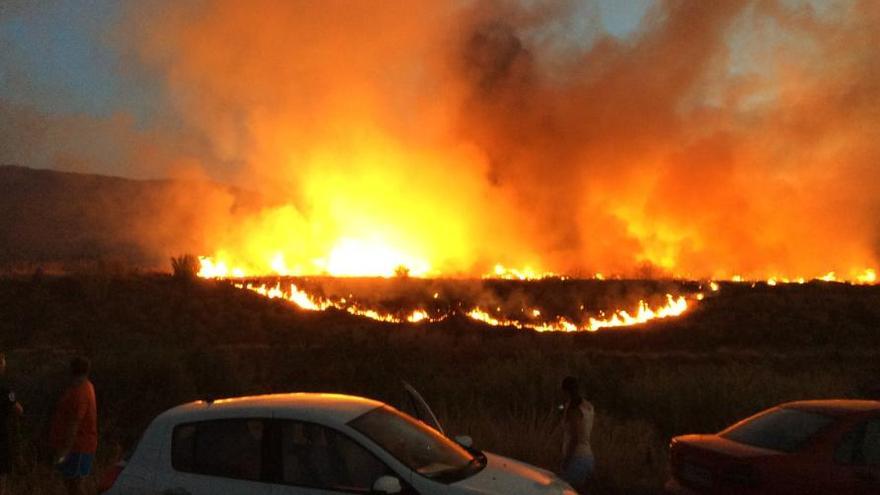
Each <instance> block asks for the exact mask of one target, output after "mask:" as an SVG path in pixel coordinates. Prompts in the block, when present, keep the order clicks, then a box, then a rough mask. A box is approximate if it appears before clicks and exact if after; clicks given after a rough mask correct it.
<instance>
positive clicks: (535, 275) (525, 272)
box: [483, 263, 558, 280]
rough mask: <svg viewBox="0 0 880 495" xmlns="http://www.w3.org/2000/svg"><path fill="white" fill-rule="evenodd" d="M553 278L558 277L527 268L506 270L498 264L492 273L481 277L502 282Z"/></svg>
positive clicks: (550, 273) (506, 268) (551, 273)
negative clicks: (501, 280)
mask: <svg viewBox="0 0 880 495" xmlns="http://www.w3.org/2000/svg"><path fill="white" fill-rule="evenodd" d="M553 277H558V275H557V274H555V273H553V272H542V271H540V270H535V269H533V268H532V267H529V266H527V267H525V268H522V269H517V268H508V267H506V266H504V265H502V264H500V263H499V264H497V265H495V268H493V270H492V273H489V274H486V275H483V278H499V279H504V280H541V279H544V278H553Z"/></svg>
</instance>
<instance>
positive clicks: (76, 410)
mask: <svg viewBox="0 0 880 495" xmlns="http://www.w3.org/2000/svg"><path fill="white" fill-rule="evenodd" d="M90 367H91V364H90V363H89V361H88V359H86V358H84V357H75V358H73V359H72V360H71V361H70V377H71V382H70V385H69V386H68V387H67V390H65V392H64V394H63V395H62V396H61V399H60V400H59V401H58V406H57V407H56V409H55V416H54V417H53V419H52V428H51V430H50V434H49V443H50V447H51V448H52V451H53V452H54V462H55V466H56V468H57V469H58V471H59V472H60V473H61V477H62V478H63V479H64V486H65V488H67V493H68V494H70V495H83V494H84V493H85V484H84V480H85V478H86V477H87V476H89V474H91V471H92V462H93V461H94V459H95V451H96V450H97V448H98V410H97V404H96V401H95V387H94V386H93V385H92V382H91V381H89V369H90Z"/></svg>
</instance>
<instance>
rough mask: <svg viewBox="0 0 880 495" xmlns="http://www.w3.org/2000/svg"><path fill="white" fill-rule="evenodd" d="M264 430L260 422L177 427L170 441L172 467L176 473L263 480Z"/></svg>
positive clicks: (244, 420)
mask: <svg viewBox="0 0 880 495" xmlns="http://www.w3.org/2000/svg"><path fill="white" fill-rule="evenodd" d="M264 428H265V425H264V422H263V420H260V419H229V420H212V421H204V422H200V423H192V424H187V425H180V426H177V427H176V428H175V429H174V433H173V436H172V441H171V465H172V466H173V467H174V469H175V470H177V471H183V472H189V473H196V474H205V475H210V476H219V477H223V478H234V479H241V480H254V481H257V480H260V479H261V477H262V470H263V466H262V457H263V455H262V454H263V432H264Z"/></svg>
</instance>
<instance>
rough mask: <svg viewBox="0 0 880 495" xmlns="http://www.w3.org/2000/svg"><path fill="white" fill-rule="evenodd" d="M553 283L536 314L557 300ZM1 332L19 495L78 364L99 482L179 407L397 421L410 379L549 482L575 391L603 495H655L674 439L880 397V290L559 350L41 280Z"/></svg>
mask: <svg viewBox="0 0 880 495" xmlns="http://www.w3.org/2000/svg"><path fill="white" fill-rule="evenodd" d="M361 283H365V284H366V282H361ZM397 283H400V284H413V283H419V282H417V281H413V280H411V279H408V280H400V281H398V282H397ZM421 283H425V282H421ZM446 283H451V282H446ZM473 283H474V284H477V285H481V284H482V282H473ZM543 283H544V284H545V285H543V286H540V285H538V287H539V288H540V289H541V290H540V291H539V292H541V291H543V292H542V293H544V295H543V296H542V297H549V296H548V294H550V295H552V293H553V292H554V291H557V290H559V291H562V290H563V289H564V287H563V286H561V285H559V281H546V282H543ZM615 283H616V284H622V286H625V285H626V284H627V283H626V282H615ZM486 284H489V285H491V284H492V283H488V282H487V283H486ZM554 284H555V285H554ZM630 284H635V285H638V284H642V285H638V286H639V287H644V283H638V284H637V283H630ZM502 285H504V284H502ZM516 285H517V284H515V283H510V284H509V285H504V287H508V288H509V289H510V290H514V289H516ZM596 287H597V289H596V290H598V288H601V287H602V285H601V284H598V285H596ZM608 287H614V285H613V284H611V285H608ZM661 288H662V289H664V290H665V289H667V286H665V285H664V286H662V287H661ZM495 289H497V287H496V288H495ZM495 289H493V291H495V292H497V290H495ZM328 290H329V289H328ZM363 290H364V291H365V292H366V289H363ZM389 290H390V289H389ZM450 290H451V289H450ZM499 290H500V289H499ZM530 290H536V289H530ZM583 290H587V289H583ZM614 290H618V289H614ZM640 290H641V289H640ZM527 292H528V291H527ZM636 292H637V291H636ZM556 294H557V295H558V297H560V298H564V297H566V296H565V294H564V293H563V292H557V293H556ZM585 294H586V293H585ZM596 297H599V296H598V295H597V296H596ZM0 315H2V318H0V347H2V348H3V349H4V350H6V351H7V354H8V358H9V365H10V379H11V381H12V382H13V383H14V384H15V386H16V388H17V390H18V393H19V396H20V398H21V400H22V402H23V404H24V405H25V407H26V409H27V416H26V417H25V418H24V420H23V422H22V424H21V438H22V441H21V448H20V450H19V454H20V456H19V458H20V468H21V469H20V471H19V472H20V474H19V475H18V476H17V477H16V478H15V479H13V483H14V485H13V486H14V487H15V488H16V489H18V490H20V491H21V493H45V492H46V490H48V489H49V488H48V486H49V485H48V482H46V481H43V480H44V479H45V478H46V472H45V470H44V469H43V468H40V467H39V466H38V463H37V460H38V459H39V451H40V446H41V445H43V438H44V435H45V427H46V423H47V420H48V418H49V415H50V412H51V408H52V405H53V403H54V401H55V399H56V398H57V393H58V390H59V389H60V387H61V386H62V384H63V378H64V377H63V373H64V369H65V366H66V362H67V360H68V359H69V357H70V356H71V355H73V354H74V353H84V354H86V355H87V356H89V357H90V358H92V360H93V363H94V366H93V367H94V382H95V385H96V388H97V390H98V394H99V397H98V399H99V408H100V422H101V423H100V429H101V447H100V452H99V459H100V464H99V465H102V466H103V465H106V463H107V462H108V461H109V460H110V459H111V458H112V457H114V456H115V455H118V453H119V451H120V450H121V449H124V448H127V447H128V446H130V445H131V444H132V443H133V442H134V441H135V440H136V438H137V436H138V435H139V434H140V432H141V431H142V430H143V428H144V427H145V426H146V425H147V424H148V422H149V421H150V420H151V419H152V418H153V417H154V416H155V415H156V414H158V413H159V412H161V411H163V410H164V409H166V408H168V407H171V406H173V405H176V404H179V403H181V402H185V401H189V400H193V399H199V398H209V397H222V396H233V395H241V394H259V393H267V392H281V391H334V392H342V393H351V394H357V395H364V396H369V397H375V398H378V399H381V400H386V401H389V402H392V403H396V404H401V403H402V401H401V398H402V396H401V393H402V392H401V388H400V386H399V382H400V380H401V379H405V380H407V381H409V382H410V383H412V384H413V385H415V386H416V387H417V388H418V389H419V390H420V391H421V392H422V394H423V395H424V396H425V397H426V399H427V400H428V401H429V402H430V403H431V404H432V406H433V407H434V408H435V409H436V412H437V413H438V415H439V416H440V417H441V420H443V421H444V422H445V424H446V426H447V430H449V431H450V433H452V434H460V433H466V434H470V435H471V436H473V437H474V439H475V441H476V444H477V446H478V447H480V448H484V449H486V450H490V451H493V452H497V453H500V454H504V455H510V456H513V457H516V458H520V459H523V460H525V461H528V462H531V463H535V464H538V465H541V466H544V467H547V468H551V469H553V468H555V467H556V462H557V459H558V431H557V430H555V426H556V424H557V421H558V418H557V417H556V416H555V412H554V406H555V405H556V404H557V403H558V401H559V397H558V395H557V388H558V384H559V381H560V379H561V377H563V376H565V375H567V374H575V375H577V376H580V377H581V378H582V380H583V381H584V384H585V389H586V393H587V396H588V397H589V399H590V400H591V401H592V402H593V403H594V404H595V406H596V408H597V412H598V417H597V422H596V426H595V430H594V435H593V437H594V439H593V440H594V446H595V451H596V455H597V458H598V472H597V476H598V479H597V481H596V487H595V488H596V489H597V490H596V491H597V492H598V493H633V492H636V493H638V492H644V493H652V492H655V491H656V490H658V488H659V487H660V486H661V484H662V481H663V479H664V477H665V469H666V464H665V446H666V444H667V442H668V439H669V438H670V437H671V436H673V435H676V434H680V433H685V432H707V431H717V430H719V429H720V428H722V427H724V426H725V425H727V424H729V423H731V422H733V421H735V420H737V419H739V418H742V417H743V416H745V415H748V414H750V413H753V412H756V411H758V410H760V409H762V408H764V407H767V406H770V405H773V404H776V403H779V402H782V401H787V400H795V399H805V398H822V397H855V396H860V395H861V394H863V393H864V392H865V390H867V389H868V388H871V387H876V386H877V385H880V359H878V357H880V356H878V355H880V347H878V344H880V287H852V286H847V285H842V284H826V283H813V284H808V285H804V286H779V287H766V286H764V285H757V286H756V287H754V288H753V287H751V286H749V285H734V284H729V285H724V286H722V289H721V292H720V293H719V294H718V295H717V296H716V297H712V298H709V299H707V300H705V301H704V302H703V303H702V304H701V305H699V306H698V307H696V308H695V309H694V310H693V311H692V312H691V313H690V314H689V315H688V316H686V317H684V318H681V319H677V320H673V321H666V322H660V323H657V324H654V325H650V326H647V327H644V328H639V329H627V330H619V331H607V332H600V333H597V334H578V335H563V334H536V333H532V332H524V331H516V330H511V329H497V328H487V327H483V326H480V325H477V324H475V323H472V322H470V321H467V320H464V319H457V318H453V319H450V320H447V321H445V322H443V323H440V324H434V325H423V326H419V325H388V324H380V323H375V322H372V321H369V320H363V319H358V318H354V317H351V316H349V315H348V314H345V313H341V312H334V311H328V312H323V313H311V312H304V311H301V310H298V309H296V308H294V307H292V306H291V305H289V304H287V303H285V302H283V301H270V300H266V299H263V298H261V297H260V296H257V295H255V294H252V293H249V292H245V291H242V290H238V289H235V288H233V287H232V286H231V285H229V284H227V283H223V282H210V281H200V280H197V281H192V280H190V281H182V280H179V279H175V278H174V277H170V276H126V277H115V276H107V275H80V276H73V277H51V276H46V275H44V276H41V277H35V278H33V279H3V280H0Z"/></svg>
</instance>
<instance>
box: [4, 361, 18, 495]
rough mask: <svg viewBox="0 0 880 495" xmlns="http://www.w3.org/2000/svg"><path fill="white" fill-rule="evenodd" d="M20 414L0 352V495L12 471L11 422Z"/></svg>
mask: <svg viewBox="0 0 880 495" xmlns="http://www.w3.org/2000/svg"><path fill="white" fill-rule="evenodd" d="M22 414H24V409H22V407H21V404H19V403H18V400H17V399H16V398H15V392H14V391H13V390H12V388H11V387H10V386H9V385H8V384H7V383H6V354H4V353H2V352H0V495H4V494H5V493H6V477H7V476H8V475H9V473H10V472H12V449H11V443H12V442H11V440H12V439H11V438H9V432H10V431H11V430H12V424H11V423H12V420H13V419H14V418H15V417H18V416H21V415H22Z"/></svg>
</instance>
